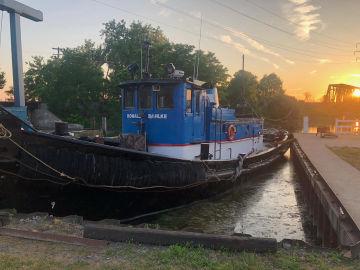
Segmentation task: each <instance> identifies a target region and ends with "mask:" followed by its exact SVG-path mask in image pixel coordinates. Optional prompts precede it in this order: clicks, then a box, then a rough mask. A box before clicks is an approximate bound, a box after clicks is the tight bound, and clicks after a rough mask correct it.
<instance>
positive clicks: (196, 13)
mask: <svg viewBox="0 0 360 270" xmlns="http://www.w3.org/2000/svg"><path fill="white" fill-rule="evenodd" d="M189 13H190V14H191V15H192V16H193V17H195V18H198V19H200V18H201V12H200V11H195V10H193V11H190V12H189Z"/></svg>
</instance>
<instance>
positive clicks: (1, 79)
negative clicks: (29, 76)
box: [0, 71, 6, 90]
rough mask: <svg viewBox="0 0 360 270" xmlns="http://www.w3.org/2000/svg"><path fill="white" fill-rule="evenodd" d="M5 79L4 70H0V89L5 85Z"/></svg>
mask: <svg viewBox="0 0 360 270" xmlns="http://www.w3.org/2000/svg"><path fill="white" fill-rule="evenodd" d="M5 84H6V79H5V72H2V71H0V90H1V89H3V88H4V87H5Z"/></svg>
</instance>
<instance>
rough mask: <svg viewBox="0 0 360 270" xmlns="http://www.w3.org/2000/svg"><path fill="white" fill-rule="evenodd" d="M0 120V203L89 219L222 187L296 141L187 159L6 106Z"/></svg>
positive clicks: (136, 211)
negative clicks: (115, 142) (74, 133)
mask: <svg viewBox="0 0 360 270" xmlns="http://www.w3.org/2000/svg"><path fill="white" fill-rule="evenodd" d="M0 120H1V123H2V124H3V125H4V127H5V128H6V129H7V130H9V131H10V132H11V136H8V138H3V139H1V140H0V158H1V159H0V174H2V175H6V176H7V177H5V178H2V179H1V182H0V185H1V188H0V190H1V191H0V195H1V197H2V202H1V203H0V206H2V207H13V208H16V209H18V210H20V211H23V212H31V211H33V210H34V207H35V206H36V210H38V211H47V212H49V211H50V212H51V211H54V213H55V214H56V215H68V214H80V215H82V216H84V217H90V218H92V219H103V218H105V217H113V218H127V217H130V216H135V215H140V214H143V213H148V212H153V211H158V210H162V209H167V208H172V207H176V206H179V205H184V204H189V203H191V202H193V201H196V200H201V199H205V198H208V197H211V196H215V195H217V194H221V193H224V192H225V191H227V190H229V189H231V188H233V187H234V186H235V185H239V184H240V183H241V182H242V181H244V179H246V175H247V174H250V173H254V172H256V171H258V170H260V169H262V168H264V167H266V166H269V165H271V164H272V163H273V162H275V161H276V160H277V159H279V158H281V157H282V156H283V154H284V153H285V152H286V151H287V150H288V148H289V144H290V141H291V140H289V139H284V141H282V142H281V143H280V144H278V145H276V146H274V147H273V148H271V149H269V150H268V151H265V152H263V153H261V154H258V155H256V156H252V157H249V158H246V159H245V160H241V159H235V160H227V161H189V160H181V159H174V158H168V157H164V156H159V155H153V154H149V153H146V152H139V151H133V150H129V149H123V148H118V147H112V146H107V145H101V144H96V143H91V142H85V141H79V140H74V139H71V138H64V137H60V136H55V135H49V134H44V133H40V132H37V131H34V130H23V129H21V127H24V123H23V122H21V121H20V120H19V119H17V118H14V116H12V115H10V114H8V113H6V112H3V113H2V115H1V118H0ZM5 137H6V136H5ZM9 195H10V196H9ZM51 202H55V203H56V204H55V207H54V209H52V208H51ZM93 213H99V215H98V216H94V214H93ZM110 213H111V214H110Z"/></svg>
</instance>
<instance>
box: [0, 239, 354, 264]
mask: <svg viewBox="0 0 360 270" xmlns="http://www.w3.org/2000/svg"><path fill="white" fill-rule="evenodd" d="M0 269H4V270H13V269H29V270H35V269H36V270H39V269H67V270H72V269H74V270H75V269H76V270H77V269H80V270H83V269H86V270H90V269H91V270H93V269H105V270H107V269H140V270H141V269H146V270H149V269H253V270H257V269H360V263H359V261H354V260H351V259H347V258H344V257H343V256H342V255H340V253H337V252H334V251H333V252H328V251H309V250H304V249H300V248H294V249H288V250H284V249H283V250H279V251H278V252H277V253H274V254H273V253H270V254H263V255H257V254H252V253H234V252H228V251H225V250H224V251H213V250H206V249H203V248H191V247H186V246H171V247H166V248H164V247H154V246H142V245H136V244H131V243H127V244H111V245H109V246H108V247H105V248H100V249H99V248H90V247H79V246H72V245H66V244H58V243H57V244H55V243H48V242H40V241H33V240H24V239H18V238H10V237H0Z"/></svg>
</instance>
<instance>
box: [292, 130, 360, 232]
mask: <svg viewBox="0 0 360 270" xmlns="http://www.w3.org/2000/svg"><path fill="white" fill-rule="evenodd" d="M295 138H296V139H297V141H298V142H299V144H300V147H301V149H302V150H303V151H304V152H305V153H306V155H307V157H308V158H309V160H310V161H311V163H312V164H313V165H314V166H315V167H316V169H317V170H318V172H319V173H320V175H321V176H322V177H323V178H324V180H325V181H326V182H327V184H328V185H329V187H330V188H331V189H332V191H333V192H334V194H335V195H336V196H337V197H338V199H339V201H340V202H341V204H342V205H343V206H344V207H345V209H346V211H347V212H348V213H349V215H350V216H351V218H352V219H353V221H354V222H355V224H356V225H357V227H358V228H359V229H360V171H359V170H358V169H356V168H355V167H353V166H351V165H350V164H349V163H347V162H346V161H344V160H342V159H341V158H340V157H338V156H337V155H336V154H334V153H333V152H332V151H331V150H330V149H329V148H328V146H329V147H332V146H339V147H342V146H349V147H359V148H360V136H353V135H342V136H340V137H339V138H335V139H330V138H320V136H318V137H316V136H315V134H300V133H298V134H295Z"/></svg>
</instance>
